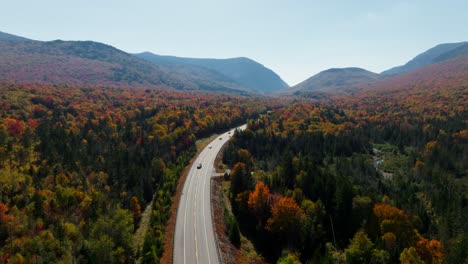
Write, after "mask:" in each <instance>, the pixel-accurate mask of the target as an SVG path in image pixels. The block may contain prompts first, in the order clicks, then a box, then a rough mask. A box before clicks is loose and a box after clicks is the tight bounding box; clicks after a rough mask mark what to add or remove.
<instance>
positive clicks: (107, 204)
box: [0, 84, 266, 263]
mask: <svg viewBox="0 0 468 264" xmlns="http://www.w3.org/2000/svg"><path fill="white" fill-rule="evenodd" d="M0 90H1V91H2V92H1V96H0V263H133V262H134V261H135V259H136V258H138V257H142V259H143V262H144V263H157V262H158V260H159V258H160V257H161V255H162V249H163V238H164V237H163V236H164V229H165V226H166V222H167V219H168V217H169V210H170V207H171V204H172V197H173V194H174V191H175V187H176V185H177V182H178V178H179V175H180V172H181V171H182V169H183V168H184V167H185V166H186V165H187V164H188V161H189V160H190V159H191V158H192V157H193V155H194V153H195V152H196V148H195V140H196V139H197V138H201V137H205V136H207V135H210V134H211V133H213V132H218V131H224V130H225V129H227V128H231V127H234V126H236V125H239V124H242V123H243V122H245V120H246V119H248V118H254V117H258V114H259V113H260V112H265V109H264V106H263V105H265V103H259V100H260V99H246V98H241V97H230V96H225V95H208V94H201V93H193V94H192V93H187V92H186V93H181V92H176V91H167V90H158V89H111V88H99V87H93V88H70V87H55V86H37V85H13V84H2V85H1V87H0ZM264 102H266V101H264ZM153 195H154V196H155V197H156V198H155V202H154V203H153V210H152V216H151V228H150V230H149V231H148V233H147V235H146V239H145V243H144V246H143V248H142V249H139V250H136V253H135V254H134V248H133V237H132V236H133V233H134V230H135V227H136V226H137V224H138V223H139V220H140V217H141V212H142V210H143V209H144V207H145V206H146V205H147V204H148V203H149V202H150V201H151V199H152V197H153Z"/></svg>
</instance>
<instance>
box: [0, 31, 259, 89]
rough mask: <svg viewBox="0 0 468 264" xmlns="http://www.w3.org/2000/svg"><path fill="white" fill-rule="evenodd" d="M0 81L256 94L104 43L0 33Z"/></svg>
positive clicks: (199, 70) (204, 72) (205, 72)
mask: <svg viewBox="0 0 468 264" xmlns="http://www.w3.org/2000/svg"><path fill="white" fill-rule="evenodd" d="M252 77H254V76H252ZM0 81H2V82H17V83H37V84H54V85H71V86H76V85H85V86H113V87H114V86H119V87H125V86H132V87H135V86H138V87H142V86H145V87H148V86H160V87H166V88H175V89H178V90H205V91H222V92H229V93H235V94H252V93H255V90H254V89H250V88H249V87H246V86H245V85H243V84H241V83H238V82H236V81H234V80H232V79H230V78H228V77H226V76H225V75H223V74H221V73H219V72H217V71H214V70H211V69H209V68H206V67H200V66H196V65H191V64H186V65H171V64H161V65H155V64H154V63H150V62H148V61H146V60H144V59H141V58H138V57H136V56H133V55H131V54H128V53H126V52H124V51H122V50H119V49H117V48H114V47H112V46H109V45H106V44H103V43H98V42H93V41H61V40H55V41H47V42H43V41H34V40H30V39H27V38H23V37H19V36H15V35H11V34H8V33H3V32H0Z"/></svg>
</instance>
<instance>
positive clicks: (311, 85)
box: [288, 68, 381, 94]
mask: <svg viewBox="0 0 468 264" xmlns="http://www.w3.org/2000/svg"><path fill="white" fill-rule="evenodd" d="M380 78H381V77H380V76H379V75H378V74H377V73H373V72H370V71H367V70H365V69H361V68H332V69H328V70H325V71H322V72H320V73H318V74H316V75H314V76H312V77H310V78H309V79H307V80H305V81H303V82H301V83H299V84H298V85H296V86H294V87H292V88H291V89H289V90H288V93H289V94H293V93H294V94H301V93H308V92H315V91H336V90H341V89H348V88H353V87H356V86H357V85H358V84H363V83H371V82H374V81H376V80H379V79H380Z"/></svg>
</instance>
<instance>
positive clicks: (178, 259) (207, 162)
mask: <svg viewBox="0 0 468 264" xmlns="http://www.w3.org/2000/svg"><path fill="white" fill-rule="evenodd" d="M245 127H246V125H243V126H240V127H238V128H237V129H241V130H243V129H245ZM233 134H234V129H232V130H230V131H229V132H226V133H224V134H222V135H220V136H219V137H218V138H216V139H215V140H213V141H212V142H210V143H209V144H208V145H207V147H205V149H204V150H203V151H202V152H201V153H200V155H199V156H198V157H197V159H196V160H195V162H194V163H193V165H192V168H190V171H189V174H188V176H187V178H186V180H185V184H184V188H183V190H182V196H181V198H180V202H179V208H178V209H177V219H176V229H175V238H174V263H175V264H182V263H183V264H197V263H200V264H217V263H219V257H218V253H217V249H216V242H215V237H214V229H213V221H212V219H211V204H210V203H211V200H210V192H211V181H210V178H211V177H212V176H213V174H214V173H215V168H214V161H215V158H216V155H217V154H218V152H219V151H220V150H221V147H222V146H223V145H224V144H225V143H226V142H227V141H228V140H229V137H230V136H232V135H233ZM200 164H201V167H200Z"/></svg>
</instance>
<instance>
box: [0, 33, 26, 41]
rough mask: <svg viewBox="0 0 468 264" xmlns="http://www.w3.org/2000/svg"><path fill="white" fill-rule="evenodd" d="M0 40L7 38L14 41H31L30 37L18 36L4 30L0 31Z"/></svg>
mask: <svg viewBox="0 0 468 264" xmlns="http://www.w3.org/2000/svg"><path fill="white" fill-rule="evenodd" d="M0 40H8V41H15V42H20V41H32V40H31V39H28V38H23V37H20V36H16V35H12V34H8V33H5V32H2V31H0Z"/></svg>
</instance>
